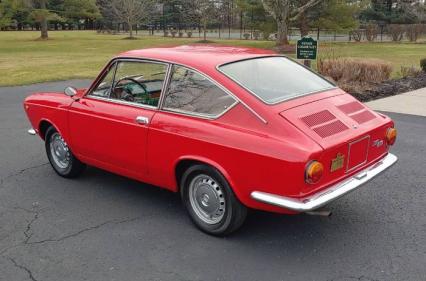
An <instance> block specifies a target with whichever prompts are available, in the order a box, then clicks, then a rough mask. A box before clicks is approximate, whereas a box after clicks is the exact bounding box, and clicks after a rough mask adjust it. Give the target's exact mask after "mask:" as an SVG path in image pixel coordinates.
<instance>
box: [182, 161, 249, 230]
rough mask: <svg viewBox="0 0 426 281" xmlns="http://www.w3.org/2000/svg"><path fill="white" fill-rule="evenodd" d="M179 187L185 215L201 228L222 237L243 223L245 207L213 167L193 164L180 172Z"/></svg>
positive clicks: (245, 212)
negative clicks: (187, 214) (182, 172)
mask: <svg viewBox="0 0 426 281" xmlns="http://www.w3.org/2000/svg"><path fill="white" fill-rule="evenodd" d="M180 186H181V195H182V201H183V203H184V205H185V207H186V209H187V211H188V213H189V216H190V217H191V219H192V221H193V222H194V224H195V225H196V226H197V227H198V228H200V229H201V230H202V231H204V232H206V233H208V234H211V235H217V236H224V235H227V234H230V233H232V232H234V231H236V230H237V229H238V228H239V227H240V226H241V225H242V224H243V223H244V220H245V218H246V215H247V208H246V207H245V206H244V205H242V204H241V203H240V202H239V201H238V199H237V198H236V197H235V195H234V193H233V191H232V189H231V188H230V186H229V184H228V182H227V181H226V179H225V178H224V177H223V176H222V174H221V173H219V172H218V171H217V170H216V169H214V168H212V167H209V166H206V165H194V166H192V167H190V168H189V169H188V170H187V171H186V172H185V173H184V175H183V176H182V181H181V185H180Z"/></svg>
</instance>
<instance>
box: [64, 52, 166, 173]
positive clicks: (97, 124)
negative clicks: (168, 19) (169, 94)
mask: <svg viewBox="0 0 426 281" xmlns="http://www.w3.org/2000/svg"><path fill="white" fill-rule="evenodd" d="M167 69H168V65H167V64H164V63H157V62H151V61H141V60H118V61H116V62H114V63H112V64H111V65H110V67H109V68H107V69H106V71H105V73H104V75H103V78H102V79H100V81H99V83H97V85H95V86H94V87H92V89H91V90H89V92H88V93H87V94H86V95H85V96H83V97H82V98H81V99H79V100H78V101H75V102H74V103H73V104H72V105H71V108H70V110H69V128H70V135H71V142H72V147H73V149H74V150H75V152H76V155H77V157H80V158H81V160H83V161H85V162H87V163H88V164H92V165H94V166H98V167H100V168H104V169H107V170H111V171H113V172H119V173H123V174H125V175H127V176H132V177H136V178H141V177H143V176H144V174H145V173H146V171H147V167H146V163H145V159H146V151H147V147H146V145H147V135H148V128H149V126H150V122H151V120H152V118H153V116H154V114H155V113H156V111H157V108H158V104H159V100H160V95H161V92H162V90H163V89H162V88H163V84H164V80H165V77H166V72H167Z"/></svg>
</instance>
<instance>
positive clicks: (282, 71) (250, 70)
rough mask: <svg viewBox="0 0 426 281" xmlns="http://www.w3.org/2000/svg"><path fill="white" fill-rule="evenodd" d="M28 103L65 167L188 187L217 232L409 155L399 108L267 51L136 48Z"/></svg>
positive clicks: (348, 183) (204, 221)
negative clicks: (93, 75) (397, 145)
mask: <svg viewBox="0 0 426 281" xmlns="http://www.w3.org/2000/svg"><path fill="white" fill-rule="evenodd" d="M24 107H25V111H26V113H27V115H28V117H29V120H30V122H31V124H32V126H33V128H34V129H31V130H29V132H30V133H31V134H38V135H39V136H40V137H41V138H42V139H43V140H44V141H45V146H46V152H47V156H48V158H49V161H50V163H51V165H52V167H53V169H54V170H55V171H56V173H58V174H59V175H60V176H63V177H67V178H71V177H75V176H78V175H79V174H80V173H81V172H82V171H83V170H84V168H85V166H86V165H91V166H95V167H98V168H101V169H105V170H108V171H111V172H113V173H117V174H120V175H124V176H127V177H129V178H133V179H136V180H139V181H142V182H146V183H150V184H153V185H156V186H161V187H163V188H166V189H169V190H171V191H173V192H180V194H181V196H182V200H183V203H184V205H185V207H186V209H187V210H188V212H189V215H190V217H191V219H192V220H193V222H194V223H195V224H196V225H197V226H198V227H199V228H200V229H202V230H203V231H205V232H207V233H210V234H214V235H225V234H228V233H230V232H232V231H234V230H236V229H237V228H239V227H240V226H241V225H242V223H243V221H244V219H245V217H246V214H247V209H248V208H252V209H259V210H266V211H271V212H278V213H284V214H296V213H303V212H312V211H314V210H318V209H319V208H321V207H322V206H324V205H325V204H327V203H329V202H331V201H333V200H335V199H336V198H338V197H340V196H342V195H344V194H346V193H348V192H350V191H352V190H354V189H356V188H358V187H359V186H361V185H362V184H364V183H366V182H367V181H369V180H371V179H372V178H374V177H375V176H377V175H378V174H380V173H381V172H383V171H384V170H386V169H387V168H389V167H390V166H391V165H392V164H394V163H395V162H396V161H397V157H396V156H394V155H393V154H391V153H389V149H390V147H391V146H392V145H393V144H394V142H395V139H396V129H394V123H393V122H392V120H391V119H389V118H388V117H387V116H385V115H383V114H380V113H376V112H373V111H371V110H370V109H369V108H367V107H365V106H364V105H363V104H362V103H360V102H358V101H357V100H356V99H354V98H353V97H352V96H350V95H349V94H347V93H345V92H344V91H342V90H341V89H339V88H337V87H336V86H335V85H333V84H332V83H330V82H329V81H327V80H326V79H324V78H322V77H321V76H319V75H318V74H316V73H314V72H312V71H311V70H309V69H307V68H305V67H304V66H302V65H300V64H298V63H296V62H294V61H292V60H291V59H289V58H286V57H284V56H282V55H278V54H275V53H273V52H271V51H266V50H259V49H250V48H239V47H218V46H208V45H201V46H180V47H172V48H153V49H144V50H136V51H129V52H126V53H123V54H121V55H119V56H118V57H116V58H114V59H112V60H111V61H110V62H109V63H108V65H107V66H106V67H105V68H104V69H103V70H102V72H101V73H100V75H99V76H98V78H97V79H96V80H95V81H94V82H93V84H92V86H91V87H90V88H89V89H81V90H76V89H74V88H71V87H69V88H67V89H66V90H65V94H64V93H36V94H33V95H31V96H29V97H28V98H26V99H25V102H24Z"/></svg>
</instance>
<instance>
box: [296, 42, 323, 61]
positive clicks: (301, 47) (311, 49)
mask: <svg viewBox="0 0 426 281" xmlns="http://www.w3.org/2000/svg"><path fill="white" fill-rule="evenodd" d="M317 52H318V42H317V41H315V40H314V39H312V38H311V37H303V38H302V39H300V40H298V41H297V59H299V60H304V64H305V65H306V66H309V67H311V60H316V59H317Z"/></svg>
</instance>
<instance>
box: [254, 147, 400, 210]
mask: <svg viewBox="0 0 426 281" xmlns="http://www.w3.org/2000/svg"><path fill="white" fill-rule="evenodd" d="M397 161H398V158H397V157H396V156H395V155H393V154H391V153H389V154H388V155H386V156H385V157H384V158H383V159H382V160H380V161H379V162H377V163H375V164H373V165H372V166H370V167H368V168H366V169H364V170H363V171H361V172H359V173H358V174H356V175H355V176H353V177H351V178H349V179H346V180H344V181H343V182H339V183H337V184H335V185H333V186H331V187H329V188H327V189H326V190H323V191H320V192H319V193H316V194H314V195H311V196H309V197H306V198H302V199H295V198H290V197H284V196H279V195H275V194H270V193H266V192H260V191H253V192H252V193H251V197H252V198H253V199H255V200H257V201H260V202H263V203H267V204H271V205H275V206H279V207H282V208H286V209H289V210H293V211H297V212H309V211H313V210H315V209H318V208H320V207H322V206H324V205H326V204H328V203H330V202H332V201H334V200H336V199H337V198H340V197H342V196H343V195H345V194H347V193H349V192H351V191H353V190H355V189H357V188H358V187H360V186H361V185H363V184H365V183H366V182H368V181H370V180H371V179H373V178H374V177H376V176H377V175H379V174H380V173H382V172H383V171H385V170H386V169H388V168H389V167H391V166H392V165H393V164H395V163H396V162H397Z"/></svg>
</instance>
